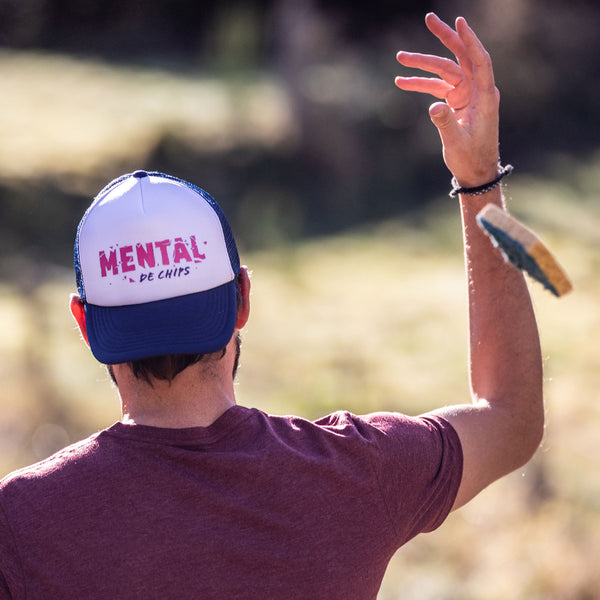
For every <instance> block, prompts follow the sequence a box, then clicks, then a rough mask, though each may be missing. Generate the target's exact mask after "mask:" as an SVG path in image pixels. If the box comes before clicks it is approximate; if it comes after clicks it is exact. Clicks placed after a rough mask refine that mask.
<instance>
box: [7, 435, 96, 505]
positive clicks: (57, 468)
mask: <svg viewBox="0 0 600 600" xmlns="http://www.w3.org/2000/svg"><path fill="white" fill-rule="evenodd" d="M99 435H100V433H95V434H93V435H91V436H89V437H88V438H86V439H84V440H81V441H78V442H75V443H74V444H70V445H69V446H66V447H65V448H63V449H61V450H59V451H58V452H56V453H55V454H53V455H51V456H49V457H48V458H46V459H44V460H41V461H39V462H37V463H34V464H32V465H29V466H27V467H23V468H21V469H17V470H16V471H13V472H12V473H9V474H8V475H6V476H5V477H4V478H3V479H2V480H0V500H2V498H4V497H6V495H7V494H9V493H11V492H12V491H15V490H17V489H21V488H23V487H34V486H35V485H36V483H39V482H47V481H53V480H61V481H62V479H63V478H64V477H68V476H70V475H71V473H72V471H73V470H74V469H77V468H79V467H82V466H84V464H85V463H86V461H87V460H89V458H90V457H91V456H93V455H94V453H95V451H96V449H97V446H98V437H99Z"/></svg>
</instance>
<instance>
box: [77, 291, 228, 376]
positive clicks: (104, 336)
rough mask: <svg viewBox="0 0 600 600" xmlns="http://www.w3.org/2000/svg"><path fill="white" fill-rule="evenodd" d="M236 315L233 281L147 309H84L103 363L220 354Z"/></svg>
mask: <svg viewBox="0 0 600 600" xmlns="http://www.w3.org/2000/svg"><path fill="white" fill-rule="evenodd" d="M236 316H237V302H236V290H235V281H231V282H229V283H226V284H224V285H221V286H219V287H216V288H214V289H212V290H208V291H206V292H198V293H195V294H187V295H185V296H177V297H175V298H168V299H166V300H157V301H155V302H147V303H145V304H133V305H130V306H98V305H95V304H88V303H86V305H85V318H86V326H87V334H88V340H89V344H90V348H91V350H92V354H93V355H94V356H95V357H96V359H97V360H99V361H100V362H101V363H104V364H117V363H122V362H128V361H131V360H138V359H140V358H147V357H150V356H163V355H166V354H200V353H210V352H216V351H217V350H221V349H222V348H224V347H225V346H226V345H227V343H228V342H229V340H230V339H231V336H232V335H233V331H234V329H235V322H236Z"/></svg>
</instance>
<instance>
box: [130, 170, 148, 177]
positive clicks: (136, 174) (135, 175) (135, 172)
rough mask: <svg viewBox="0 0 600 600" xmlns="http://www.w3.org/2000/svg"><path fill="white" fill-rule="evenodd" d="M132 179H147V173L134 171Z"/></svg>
mask: <svg viewBox="0 0 600 600" xmlns="http://www.w3.org/2000/svg"><path fill="white" fill-rule="evenodd" d="M132 175H133V177H137V178H138V179H142V177H148V173H146V171H142V170H139V171H134V172H133V173H132Z"/></svg>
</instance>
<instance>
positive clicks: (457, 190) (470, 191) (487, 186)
mask: <svg viewBox="0 0 600 600" xmlns="http://www.w3.org/2000/svg"><path fill="white" fill-rule="evenodd" d="M498 167H499V169H500V170H499V173H498V177H496V179H494V180H492V181H490V182H489V183H484V184H483V185H478V186H477V187H472V188H466V187H460V186H459V185H458V181H456V177H453V178H452V190H451V191H450V198H456V196H458V195H459V194H467V195H468V196H479V195H481V194H485V193H486V192H489V191H490V190H493V189H494V188H495V187H496V186H497V185H499V184H500V181H501V180H502V178H503V177H504V176H505V175H509V174H510V173H512V170H513V166H512V165H506V166H505V167H502V166H500V165H498Z"/></svg>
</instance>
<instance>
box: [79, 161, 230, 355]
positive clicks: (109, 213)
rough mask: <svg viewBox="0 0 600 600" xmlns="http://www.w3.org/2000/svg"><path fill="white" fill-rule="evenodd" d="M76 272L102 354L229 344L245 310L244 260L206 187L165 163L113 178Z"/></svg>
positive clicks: (192, 350)
mask: <svg viewBox="0 0 600 600" xmlns="http://www.w3.org/2000/svg"><path fill="white" fill-rule="evenodd" d="M74 254H75V256H74V262H75V275H76V279H77V288H78V291H79V295H80V297H81V299H82V300H83V302H84V308H85V318H86V326H87V334H88V340H89V344H90V348H91V350H92V353H93V355H94V356H95V357H96V358H97V359H98V360H99V361H100V362H102V363H105V364H116V363H121V362H128V361H131V360H137V359H141V358H147V357H150V356H161V355H165V354H199V353H209V352H216V351H217V350H220V349H222V348H224V347H225V346H226V345H227V343H228V342H229V340H230V339H231V336H232V335H233V332H234V328H235V322H236V317H237V301H236V282H235V278H236V276H237V275H238V274H239V271H240V261H239V256H238V251H237V248H236V245H235V240H234V238H233V235H232V233H231V228H230V226H229V223H228V222H227V219H226V218H225V215H224V214H223V212H222V211H221V209H220V207H219V205H218V204H217V203H216V202H215V200H214V199H213V198H212V197H211V196H210V195H209V194H207V193H206V192H205V191H204V190H202V189H200V188H199V187H196V186H195V185H192V184H190V183H188V182H186V181H183V180H181V179H178V178H177V177H173V176H171V175H166V174H164V173H159V172H146V171H135V172H134V173H130V174H127V175H123V176H121V177H119V178H118V179H115V180H114V181H112V182H111V183H109V184H108V185H107V186H106V187H105V188H104V189H103V190H102V191H101V192H100V193H99V194H98V196H96V198H95V199H94V201H93V202H92V204H91V205H90V207H89V208H88V209H87V211H86V213H85V214H84V216H83V218H82V219H81V221H80V223H79V226H78V228H77V235H76V238H75V253H74Z"/></svg>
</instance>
